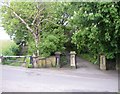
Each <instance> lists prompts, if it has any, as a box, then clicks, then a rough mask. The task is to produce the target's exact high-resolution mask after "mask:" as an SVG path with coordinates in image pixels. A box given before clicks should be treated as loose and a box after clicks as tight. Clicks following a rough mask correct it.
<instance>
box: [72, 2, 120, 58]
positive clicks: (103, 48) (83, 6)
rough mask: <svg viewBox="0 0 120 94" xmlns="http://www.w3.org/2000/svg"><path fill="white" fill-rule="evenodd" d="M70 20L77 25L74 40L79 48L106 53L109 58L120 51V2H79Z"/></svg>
mask: <svg viewBox="0 0 120 94" xmlns="http://www.w3.org/2000/svg"><path fill="white" fill-rule="evenodd" d="M78 5H79V6H80V7H79V11H75V13H74V16H73V17H72V19H71V20H70V22H71V24H72V25H73V24H74V25H75V26H76V32H75V33H74V35H73V37H72V41H73V43H74V44H76V45H77V47H78V49H79V50H85V49H87V51H88V52H90V53H93V54H94V55H96V54H105V55H106V57H107V58H108V59H110V58H115V54H117V53H120V50H119V44H120V43H119V41H120V32H119V30H120V2H109V3H100V2H92V3H91V2H89V3H79V4H78Z"/></svg>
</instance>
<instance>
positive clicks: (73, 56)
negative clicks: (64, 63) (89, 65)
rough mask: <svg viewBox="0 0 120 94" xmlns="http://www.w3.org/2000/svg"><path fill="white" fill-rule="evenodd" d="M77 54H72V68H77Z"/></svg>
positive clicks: (72, 52) (73, 52)
mask: <svg viewBox="0 0 120 94" xmlns="http://www.w3.org/2000/svg"><path fill="white" fill-rule="evenodd" d="M75 55H76V52H75V51H71V52H70V66H71V67H74V68H77V64H76V57H75Z"/></svg>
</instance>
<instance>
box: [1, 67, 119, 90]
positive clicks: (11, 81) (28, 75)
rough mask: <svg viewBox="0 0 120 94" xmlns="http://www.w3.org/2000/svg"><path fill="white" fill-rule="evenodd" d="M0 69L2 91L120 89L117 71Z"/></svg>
mask: <svg viewBox="0 0 120 94" xmlns="http://www.w3.org/2000/svg"><path fill="white" fill-rule="evenodd" d="M0 68H1V69H2V71H1V70H0V74H2V75H1V76H2V79H1V78H0V84H2V85H0V88H2V92H118V75H117V72H116V71H100V70H94V69H84V68H79V69H77V70H76V69H50V68H49V69H47V68H46V69H27V68H23V67H13V66H6V65H4V66H2V65H0Z"/></svg>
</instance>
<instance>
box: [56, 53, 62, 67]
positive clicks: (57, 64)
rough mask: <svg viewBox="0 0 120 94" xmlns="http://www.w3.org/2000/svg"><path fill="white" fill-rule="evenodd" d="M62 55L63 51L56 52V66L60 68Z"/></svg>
mask: <svg viewBox="0 0 120 94" xmlns="http://www.w3.org/2000/svg"><path fill="white" fill-rule="evenodd" d="M60 55H61V52H55V57H56V66H57V67H59V68H60Z"/></svg>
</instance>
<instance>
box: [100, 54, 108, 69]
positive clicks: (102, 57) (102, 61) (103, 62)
mask: <svg viewBox="0 0 120 94" xmlns="http://www.w3.org/2000/svg"><path fill="white" fill-rule="evenodd" d="M100 69H101V70H106V69H107V65H106V58H105V55H100Z"/></svg>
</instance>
